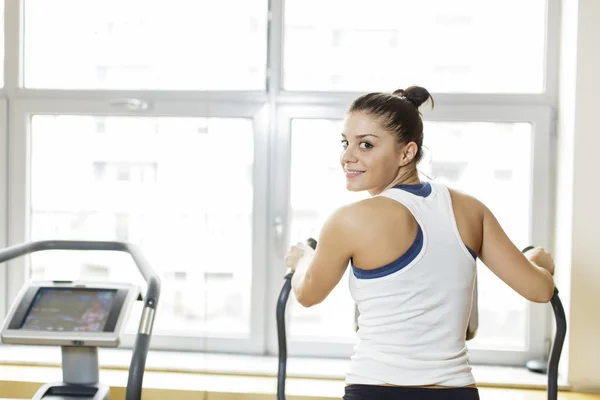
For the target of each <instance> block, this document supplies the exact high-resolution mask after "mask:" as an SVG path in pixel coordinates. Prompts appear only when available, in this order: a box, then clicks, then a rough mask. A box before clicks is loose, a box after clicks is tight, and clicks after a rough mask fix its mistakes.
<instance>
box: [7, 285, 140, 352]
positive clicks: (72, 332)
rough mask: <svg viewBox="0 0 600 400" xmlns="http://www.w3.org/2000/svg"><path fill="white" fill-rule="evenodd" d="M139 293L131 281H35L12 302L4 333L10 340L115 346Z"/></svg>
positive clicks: (45, 343)
mask: <svg viewBox="0 0 600 400" xmlns="http://www.w3.org/2000/svg"><path fill="white" fill-rule="evenodd" d="M139 294H140V291H139V288H137V287H135V286H133V285H123V284H111V283H96V282H94V283H91V282H54V281H50V282H31V283H29V284H28V285H26V286H25V287H24V288H23V290H21V292H20V293H19V295H18V297H17V300H16V301H15V302H14V303H13V307H12V309H11V310H10V312H9V313H8V315H7V317H6V320H5V322H4V328H3V329H2V333H1V338H2V341H3V342H4V343H9V344H30V345H53V346H56V345H58V346H98V347H117V346H118V345H119V342H120V336H121V333H122V330H123V329H124V326H125V322H126V321H127V317H128V315H129V311H130V309H131V306H132V304H133V302H134V301H135V300H136V299H137V298H138V297H139Z"/></svg>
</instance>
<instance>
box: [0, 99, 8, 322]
mask: <svg viewBox="0 0 600 400" xmlns="http://www.w3.org/2000/svg"><path fill="white" fill-rule="evenodd" d="M7 109H8V104H7V102H6V99H2V98H0V246H2V247H6V245H7V243H8V241H7V239H8V238H7V235H8V190H7V188H8V126H7V125H8V118H7V114H8V113H7ZM7 276H8V272H7V268H6V263H0V290H1V291H2V293H3V294H2V295H1V296H0V319H3V318H4V316H5V315H6V312H7V304H10V303H8V293H7V292H8V291H7V290H5V289H6V288H7V282H8V281H7Z"/></svg>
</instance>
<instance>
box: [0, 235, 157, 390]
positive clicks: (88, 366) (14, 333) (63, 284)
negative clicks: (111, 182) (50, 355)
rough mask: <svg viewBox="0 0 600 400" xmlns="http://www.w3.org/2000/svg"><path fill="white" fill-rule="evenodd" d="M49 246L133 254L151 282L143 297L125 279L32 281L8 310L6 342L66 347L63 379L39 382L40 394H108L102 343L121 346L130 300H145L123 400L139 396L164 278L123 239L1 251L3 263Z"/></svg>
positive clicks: (44, 244)
mask: <svg viewBox="0 0 600 400" xmlns="http://www.w3.org/2000/svg"><path fill="white" fill-rule="evenodd" d="M45 250H74V251H81V250H84V251H86V250H89V251H99V250H100V251H120V252H125V253H129V254H130V255H131V257H132V259H133V261H134V264H135V265H136V266H137V268H138V270H139V271H140V273H141V274H142V276H143V277H144V279H145V281H146V283H147V290H146V293H145V296H143V297H142V296H141V291H140V289H139V288H138V287H136V286H134V285H131V284H126V283H99V282H86V281H39V282H37V281H36V282H28V283H27V284H25V285H24V287H23V288H22V289H21V291H20V292H19V294H18V296H17V298H16V300H15V301H14V303H13V305H12V307H11V309H10V311H9V312H8V314H7V316H6V318H5V321H4V324H3V327H2V331H1V333H0V338H1V339H2V342H3V343H7V344H20V345H38V346H39V345H44V346H61V351H62V378H63V380H62V381H60V382H52V383H47V384H44V385H42V387H40V389H39V390H38V391H37V392H36V394H35V396H34V397H33V399H35V400H41V399H44V400H67V399H68V400H76V399H88V400H109V399H110V396H109V390H110V388H109V387H108V385H105V384H102V383H100V382H99V364H98V347H118V346H119V344H120V341H121V336H122V335H123V332H124V329H125V323H126V321H127V318H128V316H129V312H130V310H131V307H132V306H133V303H134V302H135V301H137V300H141V301H143V302H144V306H143V311H142V315H141V318H140V323H139V328H138V332H137V335H136V338H135V343H134V347H133V354H132V356H131V362H130V366H129V376H128V380H127V389H126V397H125V398H126V400H140V399H141V398H142V383H143V379H144V369H145V365H146V356H147V354H148V349H149V346H150V339H151V335H152V327H153V325H154V317H155V314H156V307H157V305H158V299H159V295H160V278H159V276H158V275H157V274H156V272H155V271H154V270H153V269H152V268H151V267H150V265H149V264H148V262H147V261H146V260H145V258H144V257H143V256H142V254H141V252H140V251H139V250H138V249H137V247H135V246H133V245H131V244H128V243H122V242H105V241H69V240H51V241H38V242H29V243H24V244H19V245H15V246H11V247H7V248H5V249H3V250H0V263H3V262H6V261H9V260H12V259H14V258H17V257H20V256H23V255H27V254H30V253H34V252H38V251H45Z"/></svg>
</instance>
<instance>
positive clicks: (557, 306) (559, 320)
mask: <svg viewBox="0 0 600 400" xmlns="http://www.w3.org/2000/svg"><path fill="white" fill-rule="evenodd" d="M533 248H534V246H527V247H526V248H524V249H523V253H526V252H528V251H529V250H531V249H533ZM550 305H551V306H552V311H554V321H555V323H556V333H555V334H554V341H553V342H552V350H551V352H550V358H549V359H548V400H556V399H557V398H558V364H559V362H560V355H561V353H562V349H563V345H564V343H565V337H566V336H567V317H566V315H565V309H564V308H563V305H562V302H561V301H560V297H559V296H558V289H557V288H556V287H555V288H554V294H553V295H552V298H551V299H550Z"/></svg>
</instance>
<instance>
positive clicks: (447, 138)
mask: <svg viewBox="0 0 600 400" xmlns="http://www.w3.org/2000/svg"><path fill="white" fill-rule="evenodd" d="M532 140H533V133H532V126H531V125H530V124H529V123H495V122H427V121H426V122H425V140H424V142H425V143H424V145H425V146H426V147H427V151H426V152H425V157H424V158H423V161H422V162H421V164H420V167H419V168H420V170H421V171H422V172H424V173H426V174H428V175H429V176H432V177H433V178H435V179H436V181H438V182H442V183H445V184H447V185H448V186H450V187H453V188H456V189H459V190H461V191H464V192H466V193H469V194H471V195H473V196H475V197H476V198H478V199H479V200H481V201H482V202H483V203H484V204H485V205H486V206H487V207H488V208H489V209H490V210H491V211H492V212H493V213H494V215H495V216H496V218H497V219H498V221H499V222H500V224H501V225H502V227H503V228H504V230H505V232H506V233H507V234H508V236H509V237H510V238H511V240H512V241H513V242H514V243H515V244H516V245H517V246H519V247H525V246H527V245H528V244H530V243H529V240H530V231H531V224H530V221H531V214H530V204H531V201H532V199H531V197H530V193H531V190H530V188H531V186H532V184H533V182H532V170H531V169H532V162H533V160H532V149H533V147H532ZM515 143H517V144H518V145H515ZM507 154H510V157H507ZM515 193H518V194H519V195H518V196H516V195H514V194H515ZM478 279H479V281H478V285H479V292H478V294H479V331H478V334H477V336H476V338H475V339H474V340H472V341H471V342H470V345H471V346H477V347H479V346H481V347H485V348H494V349H511V350H523V349H526V344H527V340H526V339H527V327H528V309H529V307H528V303H527V301H526V300H525V299H524V298H522V297H521V296H519V295H518V294H517V293H516V292H515V291H513V290H512V289H511V288H510V287H509V286H508V285H506V284H505V283H504V282H502V281H501V280H500V279H499V278H498V277H497V276H496V275H494V274H493V273H492V272H490V270H489V269H488V268H487V267H485V266H484V265H483V264H482V263H481V262H479V265H478Z"/></svg>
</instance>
